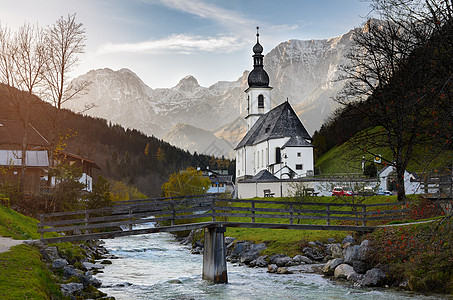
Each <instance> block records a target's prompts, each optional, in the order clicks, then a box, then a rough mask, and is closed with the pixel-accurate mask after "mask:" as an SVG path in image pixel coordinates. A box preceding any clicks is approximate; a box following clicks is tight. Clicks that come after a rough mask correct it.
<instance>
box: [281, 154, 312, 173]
mask: <svg viewBox="0 0 453 300" xmlns="http://www.w3.org/2000/svg"><path fill="white" fill-rule="evenodd" d="M283 153H284V154H285V155H286V156H284V157H286V158H285V159H284V162H286V165H287V166H288V167H290V168H291V169H292V170H293V171H295V172H296V174H297V175H296V178H297V177H305V176H307V171H313V148H312V147H285V149H283ZM298 153H300V156H298ZM296 165H302V169H301V170H297V168H296Z"/></svg>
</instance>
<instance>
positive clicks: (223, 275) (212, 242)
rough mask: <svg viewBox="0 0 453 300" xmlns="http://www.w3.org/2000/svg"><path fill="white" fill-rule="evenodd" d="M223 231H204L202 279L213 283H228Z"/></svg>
mask: <svg viewBox="0 0 453 300" xmlns="http://www.w3.org/2000/svg"><path fill="white" fill-rule="evenodd" d="M225 231H226V228H225V227H212V228H205V230H204V250H203V279H206V280H209V281H212V282H214V283H228V275H227V265H226V249H225V248H226V246H225V239H224V233H225Z"/></svg>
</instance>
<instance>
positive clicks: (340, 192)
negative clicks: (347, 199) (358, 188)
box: [332, 186, 353, 196]
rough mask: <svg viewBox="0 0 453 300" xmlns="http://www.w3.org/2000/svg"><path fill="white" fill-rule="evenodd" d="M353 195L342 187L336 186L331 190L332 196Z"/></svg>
mask: <svg viewBox="0 0 453 300" xmlns="http://www.w3.org/2000/svg"><path fill="white" fill-rule="evenodd" d="M352 195H353V193H352V192H351V191H345V190H344V189H343V187H341V186H336V187H334V188H333V190H332V196H352Z"/></svg>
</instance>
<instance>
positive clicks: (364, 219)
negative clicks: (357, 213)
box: [362, 204, 366, 226]
mask: <svg viewBox="0 0 453 300" xmlns="http://www.w3.org/2000/svg"><path fill="white" fill-rule="evenodd" d="M362 218H363V220H362V226H366V205H365V204H364V205H363V206H362Z"/></svg>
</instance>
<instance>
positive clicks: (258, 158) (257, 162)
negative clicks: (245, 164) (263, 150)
mask: <svg viewBox="0 0 453 300" xmlns="http://www.w3.org/2000/svg"><path fill="white" fill-rule="evenodd" d="M259 166H260V153H259V152H256V167H258V168H259Z"/></svg>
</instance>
